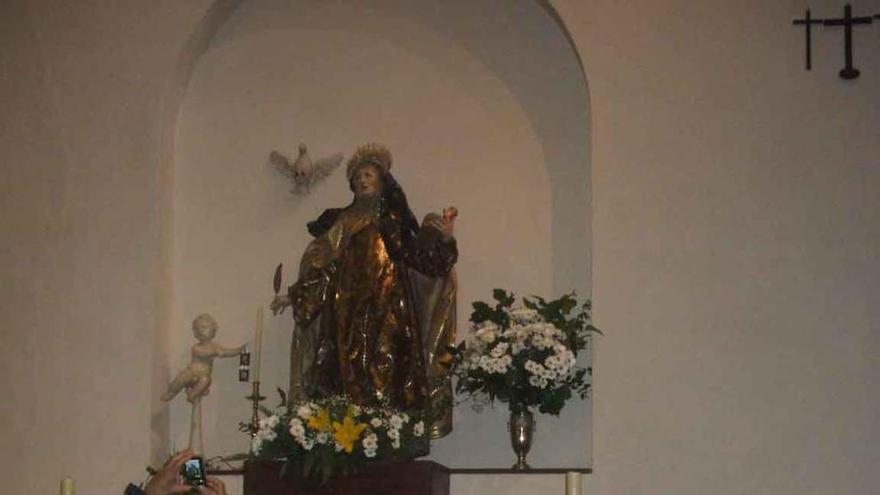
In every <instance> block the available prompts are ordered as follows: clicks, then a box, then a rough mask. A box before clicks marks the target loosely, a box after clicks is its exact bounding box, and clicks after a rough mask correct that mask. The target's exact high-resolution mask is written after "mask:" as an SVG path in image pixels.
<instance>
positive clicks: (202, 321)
mask: <svg viewBox="0 0 880 495" xmlns="http://www.w3.org/2000/svg"><path fill="white" fill-rule="evenodd" d="M193 333H194V334H195V336H196V339H197V340H199V341H202V342H204V341H206V340H211V339H213V338H214V335H216V334H217V326H216V325H215V324H214V322H213V321H210V320H208V319H206V318H199V319H198V320H197V321H196V324H195V328H193Z"/></svg>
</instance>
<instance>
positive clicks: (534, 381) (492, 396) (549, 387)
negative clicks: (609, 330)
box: [452, 289, 601, 469]
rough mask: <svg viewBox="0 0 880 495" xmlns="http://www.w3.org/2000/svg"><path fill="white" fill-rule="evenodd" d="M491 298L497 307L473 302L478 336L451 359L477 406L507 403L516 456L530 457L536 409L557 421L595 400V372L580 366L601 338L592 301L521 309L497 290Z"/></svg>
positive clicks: (461, 386) (463, 391)
mask: <svg viewBox="0 0 880 495" xmlns="http://www.w3.org/2000/svg"><path fill="white" fill-rule="evenodd" d="M493 298H494V300H495V304H494V305H489V304H488V303H485V302H483V301H477V302H475V303H473V307H474V311H473V313H472V314H471V318H470V320H471V322H472V324H473V328H472V331H471V333H470V335H468V337H467V338H466V339H465V341H464V342H462V343H461V344H459V345H458V346H457V347H456V348H455V350H454V352H453V363H452V374H453V376H455V378H456V385H455V390H456V393H457V394H459V395H464V396H465V397H466V398H469V399H473V400H475V401H477V402H478V403H479V401H485V400H487V399H488V401H489V402H494V401H496V400H498V401H500V402H504V403H507V404H508V405H509V407H510V411H511V414H512V415H511V423H510V427H511V435H512V440H513V442H514V450H517V449H518V448H519V449H522V450H525V452H527V451H528V446H529V444H530V441H531V428H532V427H533V425H534V420H533V419H532V416H531V410H532V409H533V408H535V407H537V408H538V411H540V412H542V413H549V414H554V415H558V414H559V412H560V411H561V410H562V407H563V406H564V405H565V403H566V401H567V400H569V399H570V398H571V397H572V396H573V395H578V396H580V397H581V398H584V397H586V396H587V394H588V393H589V390H590V373H591V370H590V368H586V367H580V366H578V365H577V353H578V352H579V351H581V350H584V349H586V348H587V346H588V345H589V335H590V333H592V332H598V333H601V332H600V331H599V330H598V329H597V328H596V327H594V326H593V324H592V322H591V318H590V309H591V305H590V301H589V300H588V301H586V302H584V303H581V304H578V301H577V299H576V298H575V296H574V294H567V295H565V296H562V297H561V298H559V299H555V300H551V301H547V300H545V299H544V298H541V297H537V296H533V297H531V298H523V299H522V305H515V303H516V298H515V297H514V295H513V294H512V293H508V292H506V291H504V290H501V289H495V290H494V291H493ZM514 430H516V431H514ZM514 437H516V438H514ZM517 443H519V444H520V445H519V446H517ZM525 452H522V453H520V452H519V451H517V454H518V457H519V460H518V462H517V465H515V466H514V467H515V468H519V469H525V468H527V467H528V465H527V464H525Z"/></svg>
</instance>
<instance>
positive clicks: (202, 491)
mask: <svg viewBox="0 0 880 495" xmlns="http://www.w3.org/2000/svg"><path fill="white" fill-rule="evenodd" d="M196 492H198V493H199V495H226V485H224V484H223V482H222V481H220V479H219V478H214V477H212V476H209V477H208V480H207V485H205V486H200V487H197V488H196Z"/></svg>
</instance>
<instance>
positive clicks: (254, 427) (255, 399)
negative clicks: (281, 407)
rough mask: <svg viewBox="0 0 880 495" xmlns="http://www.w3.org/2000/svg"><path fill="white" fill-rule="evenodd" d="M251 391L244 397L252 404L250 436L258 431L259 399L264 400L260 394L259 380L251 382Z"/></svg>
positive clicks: (255, 434)
mask: <svg viewBox="0 0 880 495" xmlns="http://www.w3.org/2000/svg"><path fill="white" fill-rule="evenodd" d="M252 385H253V391H252V392H251V395H250V396H248V397H246V399H248V400H250V401H251V404H253V414H251V438H254V437H256V436H257V431H259V429H260V426H259V423H260V401H262V400H264V399H265V397H263V396H262V395H260V382H259V381H255V382H253V383H252Z"/></svg>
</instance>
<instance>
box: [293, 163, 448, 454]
mask: <svg viewBox="0 0 880 495" xmlns="http://www.w3.org/2000/svg"><path fill="white" fill-rule="evenodd" d="M389 178H390V175H389ZM390 180H391V184H392V185H393V186H394V187H396V188H397V189H396V190H397V191H399V194H400V196H401V197H402V191H400V190H399V186H397V185H396V183H394V182H393V178H391V179H390ZM309 231H310V233H311V234H312V235H314V236H315V239H314V240H313V241H312V242H311V243H310V244H309V245H308V247H307V248H306V251H305V253H304V254H303V257H302V260H301V262H300V269H299V277H298V280H297V282H296V283H295V284H294V285H292V286H290V288H289V289H288V294H289V296H290V299H291V302H292V307H293V310H294V318H295V320H296V329H295V331H294V338H293V345H292V349H291V373H290V397H291V399H292V400H297V399H302V398H306V397H322V396H328V395H334V394H339V393H344V394H346V395H348V396H349V397H351V398H352V400H353V401H354V402H356V403H359V404H364V405H368V404H371V403H374V402H375V400H376V398H377V397H380V396H381V397H384V398H387V399H388V400H389V401H390V402H391V403H392V404H393V405H394V406H396V407H399V408H401V409H426V408H428V407H430V409H431V411H432V415H433V419H434V424H433V428H432V434H433V436H435V437H439V436H442V435H445V434H446V433H448V432H449V430H450V429H451V426H452V417H451V408H452V391H451V387H450V384H449V380H448V374H447V372H446V371H447V369H446V367H445V366H444V364H445V363H446V362H448V359H449V353H448V352H447V350H446V349H447V346H449V345H452V344H453V343H454V340H455V293H456V278H455V272H454V270H453V265H454V264H455V262H456V260H457V258H458V251H457V248H456V243H455V240H454V239H452V238H446V239H444V238H443V236H442V235H441V233H440V231H439V230H437V229H435V228H430V227H421V228H419V226H418V224H417V223H416V222H415V218H414V217H413V215H412V213H411V212H410V211H409V208H408V207H407V206H406V203H405V198H404V199H403V203H402V206H401V205H397V206H396V207H395V205H394V204H393V203H392V204H389V202H388V201H385V200H384V198H383V199H382V200H380V201H373V202H367V203H362V202H361V203H359V202H355V203H353V204H352V205H351V206H349V207H347V208H345V209H332V210H327V211H325V212H324V213H323V214H322V215H321V216H320V217H319V218H318V219H317V220H316V221H314V222H311V223H310V224H309Z"/></svg>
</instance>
